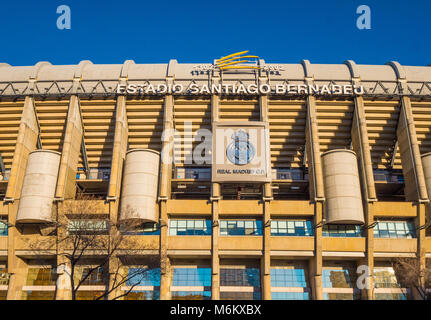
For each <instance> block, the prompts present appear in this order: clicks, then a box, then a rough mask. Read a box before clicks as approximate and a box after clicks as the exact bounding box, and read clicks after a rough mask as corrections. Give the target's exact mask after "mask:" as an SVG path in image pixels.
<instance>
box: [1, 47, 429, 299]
mask: <svg viewBox="0 0 431 320" xmlns="http://www.w3.org/2000/svg"><path fill="white" fill-rule="evenodd" d="M232 57H233V58H232ZM235 57H241V55H231V56H227V57H225V58H222V59H219V60H215V61H214V63H207V64H188V63H184V64H183V63H178V62H177V61H176V60H171V61H170V62H169V63H168V64H136V63H135V62H134V61H131V60H128V61H126V62H125V63H124V64H119V65H96V64H93V63H92V62H90V61H82V62H80V63H79V64H78V65H64V66H61V65H58V66H56V65H51V64H50V63H48V62H39V63H37V64H36V65H35V66H19V67H15V66H10V65H8V64H6V63H2V64H0V171H1V173H0V174H1V181H0V197H1V199H0V200H1V202H2V203H1V206H0V221H1V222H0V299H8V300H9V299H10V300H15V299H18V300H20V299H54V298H56V299H69V298H70V295H69V294H68V287H67V285H66V286H65V285H64V273H65V272H66V271H65V269H64V268H57V266H58V265H59V264H60V261H61V260H62V258H61V257H60V256H59V255H58V252H59V250H61V248H60V246H61V245H57V247H56V248H54V249H55V250H43V249H42V248H39V247H38V246H37V244H40V243H43V242H44V241H45V240H46V239H50V241H54V243H55V239H56V237H59V235H58V234H53V233H50V232H48V231H47V225H48V226H49V225H50V224H51V223H52V224H54V223H55V221H56V219H58V217H57V218H56V214H58V212H59V211H58V208H59V207H61V206H64V205H65V204H66V203H68V204H71V203H72V204H73V203H74V201H78V200H76V197H77V195H78V194H85V195H89V196H91V197H92V198H91V200H87V201H91V202H92V204H91V205H92V206H93V207H94V208H98V210H97V212H94V215H93V216H91V220H92V222H93V223H94V224H97V223H98V222H100V221H101V222H104V221H106V220H108V221H110V222H111V223H112V225H115V224H116V223H117V222H122V221H129V220H133V221H139V223H140V224H139V227H138V228H136V232H134V233H131V234H128V235H127V237H130V238H133V239H134V240H135V241H137V242H136V243H139V244H142V245H143V246H144V247H145V249H142V250H137V252H136V253H135V256H136V258H137V260H136V261H140V262H139V263H134V264H133V265H131V266H130V268H129V270H128V272H130V270H134V269H136V268H138V269H139V268H142V269H145V270H148V277H145V278H144V279H142V281H141V282H140V283H139V284H138V285H137V286H136V287H134V290H133V291H132V292H131V293H130V294H128V295H127V296H125V297H123V298H122V299H168V300H169V299H235V300H240V299H310V300H324V299H368V300H373V299H375V300H379V299H419V298H420V293H419V292H418V290H417V289H415V288H414V287H404V286H403V285H402V283H401V282H400V281H399V279H398V277H397V274H396V272H395V270H394V267H393V262H394V261H396V259H399V258H410V259H411V260H412V261H414V262H415V263H417V266H418V267H419V268H420V270H424V269H425V268H430V267H431V265H430V264H431V234H430V228H429V221H430V219H429V218H430V211H429V197H430V195H431V67H418V66H401V65H400V64H399V63H397V62H390V63H387V64H386V65H358V64H356V63H355V62H353V61H351V60H349V61H346V62H345V63H343V64H326V65H324V64H311V63H310V62H309V61H307V60H303V61H302V62H301V63H299V64H269V63H266V62H265V61H264V60H262V59H254V60H253V63H251V64H250V63H249V64H241V63H231V62H229V60H232V61H235V60H234V59H235ZM216 132H217V134H216ZM218 132H220V135H219V134H218ZM127 208H129V209H130V208H132V210H127ZM90 215H91V212H90ZM66 216H67V214H66ZM74 218H76V217H74V216H67V219H69V220H70V221H71V222H74V223H76V221H74ZM75 220H76V219H75ZM78 223H79V221H78ZM102 224H103V223H102ZM73 225H74V224H73V223H71V224H70V226H71V227H70V228H72V227H73ZM108 225H109V224H106V228H108ZM48 229H49V228H48ZM72 231H73V230H72V229H70V230H68V231H67V232H72ZM90 231H91V230H89V232H90ZM119 232H120V231H119ZM102 236H104V235H100V237H102ZM63 249H64V248H63ZM66 249H67V248H66ZM126 249H127V248H126ZM128 249H133V248H128ZM86 254H88V257H85V256H84V257H83V259H81V261H80V268H79V270H80V271H79V273H78V274H77V275H76V276H77V277H78V278H79V277H80V276H83V275H85V274H86V272H87V273H88V272H89V270H90V269H91V268H92V267H94V266H95V265H97V263H98V262H97V261H98V259H99V260H100V259H101V255H103V253H97V252H89V253H86ZM150 257H152V258H154V257H156V259H157V260H158V261H159V262H160V266H159V267H157V266H156V267H150V266H149V265H150V264H149V263H148V264H147V260H148V259H149V258H150ZM112 259H114V258H112ZM136 261H135V262H136ZM364 270H369V274H368V276H367V274H366V273H364ZM112 273H113V272H112V269H111V268H110V267H109V268H99V269H98V270H96V272H95V273H94V274H93V275H92V276H91V277H89V278H88V281H86V282H85V284H84V285H83V286H81V289H80V290H79V292H78V298H79V299H92V298H94V297H95V296H97V295H98V294H100V292H104V291H105V289H106V287H107V286H109V281H112V277H113V274H112ZM106 274H108V276H106ZM104 275H105V276H104ZM106 279H108V280H106ZM419 280H421V281H424V279H419ZM358 283H368V286H358ZM130 285H131V284H130V283H125V284H124V285H123V286H119V287H118V288H116V290H115V292H116V293H121V291H125V290H127V289H128V287H130ZM113 295H114V293H110V294H109V298H112V297H113Z"/></svg>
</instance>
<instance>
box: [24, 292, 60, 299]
mask: <svg viewBox="0 0 431 320" xmlns="http://www.w3.org/2000/svg"><path fill="white" fill-rule="evenodd" d="M54 299H55V291H23V292H22V300H54Z"/></svg>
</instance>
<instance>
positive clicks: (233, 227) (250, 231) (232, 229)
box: [220, 220, 262, 236]
mask: <svg viewBox="0 0 431 320" xmlns="http://www.w3.org/2000/svg"><path fill="white" fill-rule="evenodd" d="M220 235H221V236H261V235H262V221H261V220H220Z"/></svg>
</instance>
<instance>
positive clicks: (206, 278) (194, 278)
mask: <svg viewBox="0 0 431 320" xmlns="http://www.w3.org/2000/svg"><path fill="white" fill-rule="evenodd" d="M172 284H173V285H174V286H181V287H183V286H199V287H201V286H203V287H210V286H211V268H175V269H174V275H173V278H172Z"/></svg>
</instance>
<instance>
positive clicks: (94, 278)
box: [81, 267, 105, 300]
mask: <svg viewBox="0 0 431 320" xmlns="http://www.w3.org/2000/svg"><path fill="white" fill-rule="evenodd" d="M91 270H92V268H91V267H85V268H83V270H82V277H81V280H82V279H84V278H85V277H87V276H88V277H87V279H85V280H84V282H83V283H82V285H84V286H97V285H105V274H104V271H103V268H97V269H95V270H93V271H91ZM91 300H93V299H91Z"/></svg>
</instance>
